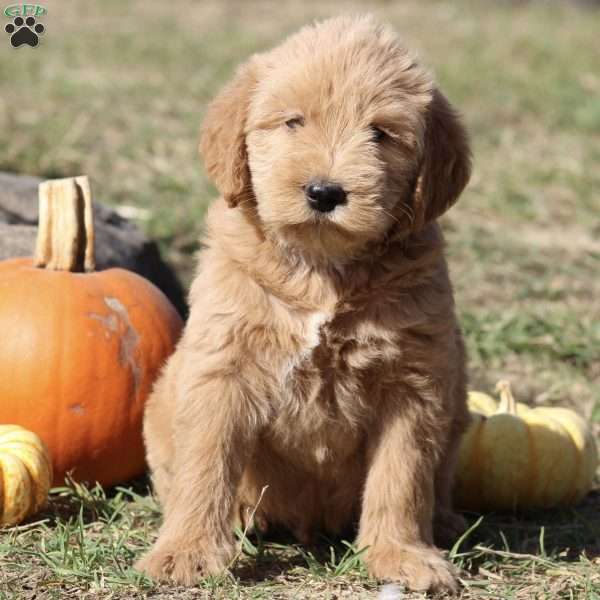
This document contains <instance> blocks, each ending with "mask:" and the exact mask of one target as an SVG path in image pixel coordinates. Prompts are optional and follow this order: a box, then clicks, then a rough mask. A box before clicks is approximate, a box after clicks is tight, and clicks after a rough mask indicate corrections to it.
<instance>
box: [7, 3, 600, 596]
mask: <svg viewBox="0 0 600 600" xmlns="http://www.w3.org/2000/svg"><path fill="white" fill-rule="evenodd" d="M46 6H47V7H48V9H49V14H48V16H47V18H46V19H45V23H46V26H47V33H46V35H45V37H44V40H43V45H41V46H40V47H39V48H37V49H35V50H32V49H30V48H28V47H25V48H20V49H19V50H13V49H12V48H10V46H9V45H8V42H7V41H6V40H5V45H4V47H3V49H2V50H0V169H5V170H12V171H16V172H24V173H31V174H39V175H43V176H49V177H51V176H62V175H72V174H78V173H87V174H89V175H90V176H91V177H92V179H93V182H94V184H95V191H96V195H97V196H98V198H99V199H103V200H105V201H109V202H113V203H120V204H126V205H132V206H135V207H138V208H144V209H146V210H147V212H146V213H144V212H140V213H139V214H140V215H144V214H146V215H147V218H146V219H145V220H144V221H142V223H141V224H142V225H143V227H145V228H146V229H147V231H149V232H150V233H151V234H152V235H153V236H155V237H156V238H158V239H159V240H160V242H161V244H162V248H163V250H164V252H165V255H166V256H167V258H169V259H170V260H171V261H173V263H174V264H175V265H176V266H177V268H178V269H179V271H180V273H181V274H182V276H183V277H184V279H187V278H188V277H189V274H190V271H191V268H192V265H193V252H194V251H195V249H196V248H197V247H198V234H199V232H200V230H201V228H202V218H203V214H204V210H205V208H206V205H207V203H208V202H209V200H210V198H211V196H212V195H213V193H214V191H213V189H212V188H211V187H210V185H209V184H208V183H207V181H206V179H205V177H204V175H203V173H202V170H201V169H200V166H199V164H198V160H197V157H196V142H197V133H196V132H197V128H198V124H199V122H200V118H201V116H202V113H203V111H204V108H205V106H206V103H207V101H208V99H209V98H210V97H211V96H212V95H213V94H214V92H215V90H216V89H217V88H218V87H219V86H220V85H221V84H222V83H223V82H224V81H225V80H226V79H227V78H228V77H229V75H230V73H231V70H232V69H233V66H234V65H235V64H236V63H237V62H239V61H240V60H243V58H244V57H245V56H247V55H248V54H250V53H251V52H253V51H257V50H260V49H261V48H263V47H266V46H269V45H270V44H272V43H274V42H276V41H277V40H279V39H280V38H282V37H283V36H284V35H285V34H286V33H287V32H289V31H292V30H293V29H295V28H296V27H297V26H299V25H300V24H302V23H305V22H307V21H309V20H311V19H313V18H315V17H321V16H326V15H329V14H335V13H339V12H342V11H349V10H350V11H364V10H365V9H368V10H371V11H373V12H375V13H376V14H378V15H379V16H380V17H381V18H382V19H385V20H387V21H391V22H392V23H393V24H394V25H395V26H396V27H397V28H398V29H399V30H400V31H402V32H403V33H404V35H405V36H406V38H407V40H408V42H409V43H410V44H411V45H413V46H415V47H416V48H417V49H419V50H420V52H421V55H422V57H423V59H424V60H425V62H427V63H428V64H429V65H431V67H432V68H433V70H434V71H435V72H436V74H437V77H438V79H439V80H440V82H441V84H442V87H443V88H444V89H445V90H446V91H447V93H448V95H449V96H450V98H451V99H452V100H453V101H454V102H455V103H456V104H457V105H458V106H459V107H460V108H461V109H462V111H463V113H464V115H465V118H466V121H467V123H468V125H469V128H470V130H471V132H472V135H473V142H474V150H475V165H476V168H475V174H474V178H473V181H472V183H471V185H470V186H469V188H468V190H467V192H466V193H465V195H464V197H463V200H462V201H461V203H459V205H458V206H457V207H456V208H455V209H454V210H453V211H451V213H450V214H449V215H448V216H447V217H446V218H445V219H444V225H445V229H446V231H447V234H448V242H449V251H450V261H451V269H452V272H453V279H454V282H455V287H456V294H457V302H458V307H459V311H460V314H461V318H462V322H463V326H464V328H465V331H466V334H467V342H468V346H469V351H470V365H471V374H472V382H473V386H474V387H478V388H487V389H491V388H492V386H493V383H494V382H495V380H496V379H497V378H498V377H500V376H503V377H508V378H509V379H511V380H512V381H513V386H514V388H515V391H516V393H517V394H518V396H519V397H520V398H521V399H523V400H525V401H528V402H532V403H536V402H545V403H561V404H567V405H570V406H574V407H576V408H577V409H578V410H580V411H581V412H583V413H584V414H586V416H591V417H592V418H593V420H594V422H595V423H596V424H597V423H598V420H600V303H599V302H598V298H599V297H600V278H599V277H598V272H599V268H600V243H599V242H598V240H599V239H600V220H599V219H598V214H600V197H599V195H598V189H599V187H600V169H598V164H599V162H600V100H599V97H600V75H599V74H598V56H600V37H599V36H598V31H599V30H600V12H598V11H597V10H593V9H591V8H581V7H578V6H576V5H572V4H569V3H566V2H565V3H559V2H556V3H550V2H540V3H508V2H494V3H492V2H484V1H481V2H475V1H471V2H470V1H468V0H460V1H459V2H453V3H449V2H434V1H431V2H418V1H416V0H413V1H411V0H408V1H405V2H392V1H384V0H381V1H379V2H333V1H329V2H306V1H305V2H302V1H301V0H279V1H278V2H267V1H265V0H260V1H257V2H231V1H229V2H228V1H223V2H219V1H217V0H206V1H203V2H192V1H191V0H180V1H179V2H177V3H176V4H174V3H166V2H165V3H160V2H141V1H139V0H135V1H134V0H132V1H131V2H128V3H123V2H120V1H117V0H103V2H101V3H100V2H96V3H85V10H84V9H83V5H82V4H81V3H80V2H76V1H75V0H61V1H60V2H58V1H57V0H53V1H49V2H46ZM140 486H141V487H140ZM138 493H140V494H141V495H137V494H138ZM599 509H600V498H599V497H598V495H592V496H591V497H590V498H588V500H587V501H586V504H584V505H583V506H581V507H578V508H577V509H573V510H566V511H556V512H552V511H546V512H543V513H537V514H530V515H520V516H518V517H515V516H510V515H485V517H484V519H483V521H482V522H480V523H479V525H478V526H477V527H476V528H475V530H474V531H472V532H471V534H470V535H469V537H468V538H467V539H466V540H463V542H462V543H461V545H460V547H459V548H457V549H455V552H454V554H453V560H454V561H455V563H456V564H457V565H459V566H460V567H462V568H464V569H465V572H464V577H463V580H464V583H465V588H464V591H463V595H462V597H463V598H465V599H475V598H498V599H500V598H502V599H509V598H515V599H516V598H519V599H520V598H527V599H530V598H540V599H541V598H548V599H553V600H554V599H555V598H577V599H579V598H586V599H590V600H592V599H598V598H600V580H599V578H600V575H599V573H600V568H599V567H600V564H599V558H598V557H599V555H600V548H599V543H598V540H599V539H600V525H599V519H598V510H599ZM469 517H470V520H471V522H472V523H477V522H478V516H477V515H469ZM43 519H44V520H42V521H41V522H37V523H31V524H29V525H26V526H25V527H24V528H19V529H13V530H10V531H7V532H5V533H4V534H2V535H1V536H0V599H2V598H18V599H21V598H34V597H35V598H38V599H39V598H43V599H46V598H63V597H90V598H95V597H106V598H109V597H110V598H145V597H152V598H174V597H177V598H183V599H186V598H375V597H376V596H377V594H378V591H377V586H376V584H375V582H372V581H369V580H368V579H367V578H366V577H365V575H364V571H363V568H362V566H361V563H360V558H359V557H356V556H355V555H354V553H353V552H352V551H350V550H349V549H348V548H347V546H345V545H343V544H342V543H341V541H340V540H335V541H334V542H332V543H329V542H328V541H323V542H322V543H321V544H319V546H318V547H316V548H314V549H311V550H310V552H311V554H308V550H306V549H301V548H299V547H297V546H295V545H293V544H290V543H289V540H286V539H285V538H283V539H282V540H279V542H278V543H275V542H273V541H272V540H271V541H268V542H263V541H256V540H254V541H253V542H252V543H249V542H248V543H246V544H245V550H246V553H245V554H244V555H243V556H242V557H241V559H240V562H239V564H238V565H237V566H236V568H235V569H234V570H233V573H232V574H231V575H228V576H227V577H224V578H222V579H220V580H209V581H205V582H202V584H201V586H200V587H199V588H197V589H196V590H181V589H177V588H172V587H168V586H156V585H155V584H153V583H152V582H150V581H148V580H147V579H145V578H144V577H141V576H139V575H137V574H135V573H134V572H133V571H131V569H130V565H131V563H132V562H133V559H134V557H135V556H137V555H138V554H139V553H140V552H141V551H142V550H143V549H144V548H145V547H146V546H147V545H148V544H149V543H150V541H151V540H152V538H153V536H154V535H155V530H156V523H157V520H158V514H157V512H156V508H155V506H154V503H153V501H152V499H151V498H150V497H148V496H147V495H146V493H145V487H144V485H143V483H142V484H140V483H138V484H134V485H133V487H131V486H130V487H128V488H123V490H121V491H112V492H111V494H110V496H109V497H105V495H104V492H102V490H98V489H97V490H93V491H87V490H85V489H69V490H62V491H59V492H57V493H56V494H54V495H53V502H52V504H51V506H50V509H49V512H48V513H47V514H46V515H43ZM330 548H333V550H331V549H330ZM332 552H333V554H332ZM346 552H347V554H346ZM388 591H389V590H388ZM406 597H408V596H406Z"/></svg>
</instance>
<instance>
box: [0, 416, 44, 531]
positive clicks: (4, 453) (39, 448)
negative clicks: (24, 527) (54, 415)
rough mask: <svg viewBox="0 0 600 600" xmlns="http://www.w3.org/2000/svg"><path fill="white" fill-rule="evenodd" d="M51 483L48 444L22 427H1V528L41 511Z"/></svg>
mask: <svg viewBox="0 0 600 600" xmlns="http://www.w3.org/2000/svg"><path fill="white" fill-rule="evenodd" d="M51 482H52V462H51V460H50V455H49V453H48V449H47V448H46V445H45V444H44V442H42V440H41V439H40V438H39V437H38V436H37V435H36V434H35V433H32V432H31V431H27V430H26V429H23V428H22V427H19V426H18V425H0V526H2V527H5V526H9V525H16V524H18V523H20V522H21V521H22V520H23V519H25V518H26V517H28V516H31V515H33V514H35V513H36V512H37V511H38V510H40V508H42V507H43V506H44V504H45V503H46V500H47V498H48V491H49V490H50V484H51Z"/></svg>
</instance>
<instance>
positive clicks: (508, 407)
mask: <svg viewBox="0 0 600 600" xmlns="http://www.w3.org/2000/svg"><path fill="white" fill-rule="evenodd" d="M496 391H497V392H498V393H499V394H500V404H499V405H498V412H499V413H508V414H509V415H516V414H517V403H516V401H515V398H514V396H513V394H512V390H511V388H510V382H509V381H507V380H506V379H502V380H500V381H499V382H498V383H497V384H496Z"/></svg>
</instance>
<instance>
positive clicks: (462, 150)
mask: <svg viewBox="0 0 600 600" xmlns="http://www.w3.org/2000/svg"><path fill="white" fill-rule="evenodd" d="M470 176H471V151H470V149H469V140H468V136H467V132H466V130H465V128H464V126H463V124H462V123H461V121H460V118H459V116H458V115H457V113H456V112H455V111H454V109H453V108H452V106H450V103H449V102H448V100H447V99H446V98H445V96H444V95H443V94H442V93H441V92H440V91H439V90H437V89H436V90H434V91H433V94H432V99H431V102H430V104H429V107H428V113H427V117H426V129H425V141H424V148H423V155H422V159H421V165H420V170H419V175H418V178H417V183H416V186H415V192H414V198H413V208H414V214H415V219H414V224H413V228H414V229H415V230H419V229H421V228H422V227H423V225H425V223H428V222H429V221H432V220H433V219H436V218H437V217H439V216H440V215H441V214H442V213H444V212H445V211H446V210H448V209H449V208H450V207H451V206H452V205H453V204H454V203H455V202H456V200H458V197H459V196H460V193H461V192H462V191H463V189H464V187H465V186H466V185H467V183H468V181H469V177H470Z"/></svg>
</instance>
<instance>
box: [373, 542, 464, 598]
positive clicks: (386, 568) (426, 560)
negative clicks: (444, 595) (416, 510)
mask: <svg viewBox="0 0 600 600" xmlns="http://www.w3.org/2000/svg"><path fill="white" fill-rule="evenodd" d="M366 562H367V567H368V569H369V573H370V574H371V575H372V576H373V577H376V578H377V579H382V580H385V581H397V582H399V583H402V584H404V585H406V586H407V587H408V588H409V589H411V590H414V591H419V592H425V591H429V592H450V593H454V592H456V591H457V590H458V584H457V579H456V572H455V570H454V567H453V566H452V565H451V564H450V563H449V562H448V561H447V560H446V559H445V558H444V557H443V556H442V555H441V553H440V552H439V551H438V550H436V549H435V548H433V547H431V546H429V547H428V546H409V545H405V546H404V545H399V544H398V545H395V544H394V545H390V546H387V547H382V548H377V547H375V548H371V549H369V550H368V551H367V556H366Z"/></svg>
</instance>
